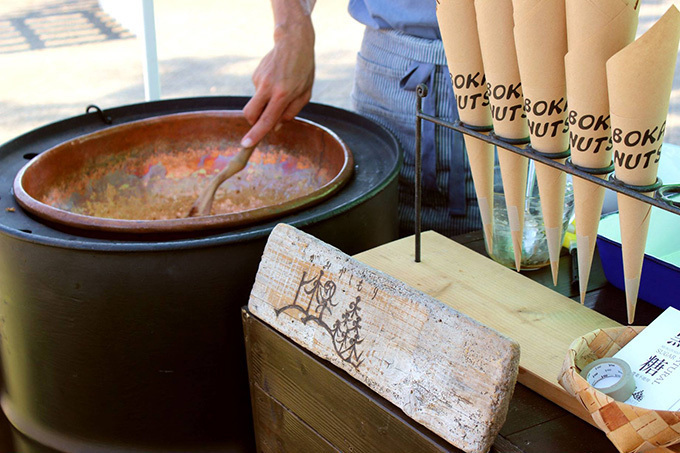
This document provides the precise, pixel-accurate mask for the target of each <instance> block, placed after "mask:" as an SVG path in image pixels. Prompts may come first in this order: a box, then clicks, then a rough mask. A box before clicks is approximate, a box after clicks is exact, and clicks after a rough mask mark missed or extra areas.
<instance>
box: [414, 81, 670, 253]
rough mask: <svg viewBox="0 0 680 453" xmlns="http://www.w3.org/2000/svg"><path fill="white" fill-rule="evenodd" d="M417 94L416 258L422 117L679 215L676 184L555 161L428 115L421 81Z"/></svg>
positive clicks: (611, 167)
mask: <svg viewBox="0 0 680 453" xmlns="http://www.w3.org/2000/svg"><path fill="white" fill-rule="evenodd" d="M416 94H417V100H416V102H417V104H416V155H415V170H416V177H415V211H416V231H415V246H416V251H415V258H416V262H417V263H419V262H420V254H421V241H420V235H421V232H422V231H421V229H422V226H421V197H422V177H421V172H422V156H421V139H422V121H423V120H425V121H430V122H432V123H435V124H437V125H439V126H443V127H446V128H449V129H453V130H455V131H458V132H461V133H463V134H467V135H470V136H472V137H475V138H477V139H479V140H482V141H485V142H487V143H491V144H493V145H496V146H498V147H501V148H503V149H507V150H508V151H512V152H513V153H516V154H520V155H522V156H524V157H528V158H530V159H533V160H535V161H537V162H540V163H542V164H545V165H548V166H550V167H553V168H557V169H559V170H562V171H564V172H566V173H569V174H570V175H574V176H578V177H579V178H583V179H586V180H588V181H590V182H592V183H594V184H598V185H600V186H603V187H606V188H608V189H611V190H613V191H615V192H619V193H622V194H625V195H628V196H629V197H632V198H635V199H637V200H640V201H642V202H644V203H648V204H650V205H652V206H656V207H658V208H661V209H664V210H666V211H669V212H672V213H674V214H676V215H680V201H675V200H672V199H671V198H670V197H671V195H673V194H678V193H680V184H669V185H663V183H662V181H661V180H660V179H659V178H657V180H656V183H654V184H652V185H650V186H631V185H629V184H625V183H623V182H621V181H619V180H618V179H616V177H615V176H614V174H613V171H614V164H613V162H612V164H611V165H609V166H608V167H606V168H604V169H588V168H583V167H578V166H576V165H574V164H573V163H572V162H571V159H569V158H568V159H567V162H566V163H565V164H562V163H560V162H558V161H557V160H555V159H563V158H564V157H566V156H568V154H566V155H562V154H559V155H552V156H551V155H550V154H546V153H542V152H540V151H537V150H535V149H533V148H531V145H528V144H525V145H519V146H517V144H516V143H509V142H508V141H505V140H503V139H502V138H500V137H498V136H497V135H495V134H494V133H493V131H480V130H477V129H476V128H471V127H470V126H466V125H465V124H463V123H462V122H460V121H455V122H453V123H452V122H448V121H444V120H442V119H439V118H437V117H434V116H432V115H428V114H426V113H423V111H422V104H423V102H422V101H423V98H424V97H426V96H427V86H426V85H425V84H420V85H418V87H417V89H416ZM603 174H606V175H609V176H608V177H606V178H604V179H602V178H599V177H598V175H600V176H601V175H603ZM649 192H653V196H648V195H646V193H649Z"/></svg>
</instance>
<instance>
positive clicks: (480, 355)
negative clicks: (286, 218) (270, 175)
mask: <svg viewBox="0 0 680 453" xmlns="http://www.w3.org/2000/svg"><path fill="white" fill-rule="evenodd" d="M248 308H249V310H250V311H251V313H252V314H253V315H254V316H257V317H258V318H260V319H261V320H263V321H264V322H266V323H268V324H269V325H271V326H272V327H274V328H275V329H277V330H278V331H280V332H281V333H282V334H284V335H286V336H287V337H289V338H290V339H291V340H292V341H294V342H296V343H298V344H300V345H301V346H303V347H305V348H306V349H308V350H310V351H311V352H313V353H314V354H316V355H317V356H319V357H321V358H323V359H326V360H329V361H330V362H332V363H333V364H334V365H336V366H338V367H340V368H342V369H344V370H345V371H347V372H348V373H349V374H351V375H352V376H353V377H355V378H357V379H358V380H360V381H362V382H363V383H364V384H366V385H368V386H369V387H370V388H371V389H373V390H374V391H376V392H377V393H378V394H380V395H381V396H383V397H384V398H386V399H388V400H389V401H391V402H392V403H394V404H395V405H396V406H398V407H399V408H401V409H402V410H403V411H404V412H405V413H406V414H407V415H408V416H410V417H411V418H413V419H414V420H416V421H417V422H420V423H422V424H423V425H425V426H426V427H428V428H429V429H431V430H432V431H433V432H435V433H437V434H438V435H440V436H441V437H442V438H444V439H446V440H447V441H449V442H450V443H451V444H453V445H455V446H456V447H458V448H461V449H462V450H465V451H469V452H485V451H487V450H488V449H489V447H490V446H491V444H492V443H493V440H494V438H495V437H496V435H497V433H498V431H499V429H500V427H501V426H502V424H503V422H504V421H505V416H506V413H507V408H508V403H509V401H510V398H511V396H512V390H513V388H514V385H515V381H516V378H517V371H518V365H519V346H518V345H517V343H516V342H514V341H512V340H510V339H508V338H506V337H503V336H502V335H500V334H499V333H498V332H496V331H494V330H492V329H490V328H488V327H486V326H484V325H482V324H480V323H478V322H477V321H475V320H473V319H471V318H469V317H467V316H465V315H463V314H461V313H459V312H457V311H455V310H453V309H452V308H450V307H448V306H446V305H444V304H442V303H441V302H439V301H437V300H436V299H433V298H432V297H430V296H427V295H425V294H424V293H422V292H420V291H417V290H415V289H413V288H410V287H408V286H406V285H405V284H403V283H401V282H400V281H398V280H396V279H394V278H392V277H389V276H387V275H385V274H383V273H380V272H378V271H376V270H373V269H371V268H369V267H368V266H366V265H364V264H361V263H359V262H358V261H356V260H354V259H353V258H351V257H349V256H348V255H345V254H344V253H342V252H340V251H339V250H337V249H335V248H333V247H331V246H329V245H327V244H325V243H323V242H321V241H319V240H318V239H316V238H314V237H312V236H310V235H307V234H305V233H303V232H301V231H299V230H297V229H295V228H293V227H291V226H288V225H284V224H281V225H278V226H277V227H276V228H275V229H274V230H273V232H272V233H271V235H270V237H269V241H268V243H267V247H266V248H265V251H264V254H263V256H262V261H261V263H260V268H259V270H258V273H257V277H256V280H255V284H254V286H253V290H252V292H251V296H250V301H249V304H248Z"/></svg>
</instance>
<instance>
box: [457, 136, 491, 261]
mask: <svg viewBox="0 0 680 453" xmlns="http://www.w3.org/2000/svg"><path fill="white" fill-rule="evenodd" d="M464 137H465V148H466V149H467V154H468V160H469V161H470V172H471V173H472V180H473V181H474V183H475V192H476V193H477V203H478V204H479V214H480V215H481V217H482V225H483V228H484V238H485V240H486V246H487V247H488V249H487V250H493V145H492V144H491V143H487V142H485V141H483V140H479V139H476V138H474V137H471V136H469V135H464ZM489 169H491V170H490V171H489Z"/></svg>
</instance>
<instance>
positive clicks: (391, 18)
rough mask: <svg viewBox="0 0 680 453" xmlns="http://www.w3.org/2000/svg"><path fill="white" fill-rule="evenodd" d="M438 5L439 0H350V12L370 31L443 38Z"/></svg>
mask: <svg viewBox="0 0 680 453" xmlns="http://www.w3.org/2000/svg"><path fill="white" fill-rule="evenodd" d="M436 5H437V3H436V0H350V2H349V13H350V15H351V16H352V17H353V18H354V19H356V20H357V21H359V22H361V23H362V24H364V25H366V26H368V27H370V28H374V29H389V30H397V31H400V32H403V33H406V34H408V35H412V36H417V37H419V38H425V39H441V35H440V33H439V26H438V24H437V15H436Z"/></svg>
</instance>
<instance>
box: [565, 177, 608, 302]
mask: <svg viewBox="0 0 680 453" xmlns="http://www.w3.org/2000/svg"><path fill="white" fill-rule="evenodd" d="M602 178H604V175H603V176H602ZM572 183H573V186H574V210H575V214H576V248H577V250H578V282H579V290H580V291H579V292H580V295H581V303H582V304H583V303H584V302H585V297H586V291H587V289H588V280H589V278H590V268H591V265H592V261H593V255H594V253H595V242H596V239H597V228H598V226H599V223H600V212H601V211H602V203H603V202H604V194H605V191H604V188H603V187H602V186H599V185H597V184H594V183H592V182H590V181H588V180H585V179H582V178H574V179H573V181H572ZM576 200H578V203H577V202H576ZM595 208H597V209H595Z"/></svg>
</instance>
